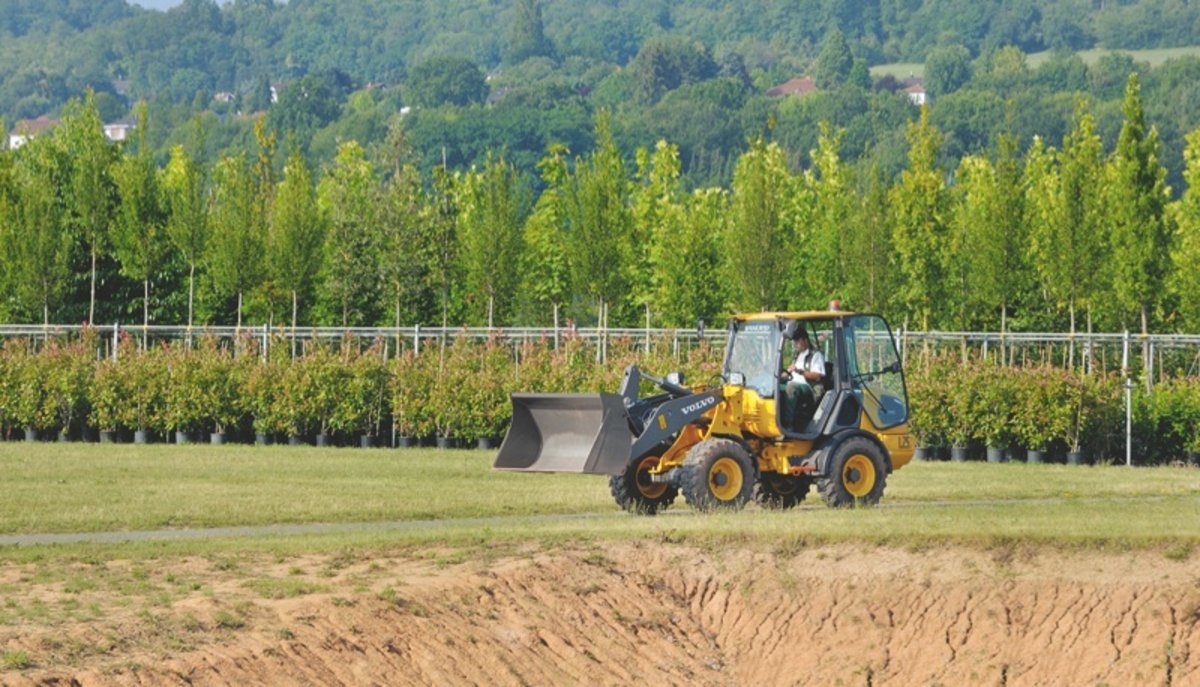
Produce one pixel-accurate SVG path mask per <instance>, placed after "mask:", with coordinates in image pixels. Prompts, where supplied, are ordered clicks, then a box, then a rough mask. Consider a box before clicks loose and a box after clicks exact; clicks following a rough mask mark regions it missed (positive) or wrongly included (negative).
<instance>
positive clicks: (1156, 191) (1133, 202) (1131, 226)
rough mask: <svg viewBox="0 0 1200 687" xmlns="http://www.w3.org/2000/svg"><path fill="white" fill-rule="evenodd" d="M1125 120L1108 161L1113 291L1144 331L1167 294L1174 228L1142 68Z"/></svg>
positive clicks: (1129, 92) (1132, 78) (1131, 85)
mask: <svg viewBox="0 0 1200 687" xmlns="http://www.w3.org/2000/svg"><path fill="white" fill-rule="evenodd" d="M1121 110H1122V112H1123V113H1124V115H1125V121H1124V123H1123V124H1122V125H1121V135H1120V136H1119V137H1118V139H1117V148H1116V150H1114V151H1113V154H1112V157H1111V158H1110V159H1109V163H1108V166H1107V178H1108V184H1107V186H1106V188H1107V191H1108V195H1107V199H1106V203H1105V206H1106V212H1105V217H1106V218H1107V222H1108V226H1109V229H1110V232H1111V233H1110V236H1111V237H1112V238H1111V241H1112V257H1113V259H1112V261H1111V265H1112V275H1113V291H1114V296H1115V297H1116V302H1117V305H1118V306H1119V307H1120V308H1121V316H1122V319H1124V318H1125V317H1128V316H1129V315H1130V314H1132V313H1136V314H1137V316H1138V317H1139V319H1140V320H1141V330H1142V334H1143V335H1146V334H1148V333H1149V329H1150V317H1151V316H1152V314H1153V312H1154V310H1155V309H1156V308H1157V307H1158V305H1159V303H1160V302H1161V300H1162V291H1163V289H1162V287H1163V283H1164V280H1165V279H1166V276H1167V271H1168V269H1169V267H1170V251H1171V248H1172V245H1173V243H1174V232H1173V230H1172V227H1171V224H1170V222H1169V221H1168V218H1167V217H1166V216H1165V208H1166V203H1167V200H1168V198H1169V194H1170V190H1169V189H1168V188H1167V185H1166V182H1165V179H1166V170H1165V169H1163V167H1162V165H1160V164H1159V162H1158V160H1159V142H1158V131H1157V129H1155V128H1154V127H1150V129H1149V131H1147V129H1146V117H1145V113H1144V111H1143V109H1142V98H1141V88H1140V86H1139V84H1138V79H1137V74H1130V75H1129V81H1128V82H1127V83H1126V86H1125V100H1124V102H1123V104H1122V106H1121Z"/></svg>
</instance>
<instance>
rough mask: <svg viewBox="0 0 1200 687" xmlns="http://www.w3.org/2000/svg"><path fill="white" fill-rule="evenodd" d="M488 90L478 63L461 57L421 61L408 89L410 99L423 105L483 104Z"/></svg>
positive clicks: (409, 78) (409, 82) (414, 71)
mask: <svg viewBox="0 0 1200 687" xmlns="http://www.w3.org/2000/svg"><path fill="white" fill-rule="evenodd" d="M487 92H488V87H487V81H485V80H484V77H483V72H482V71H480V69H479V66H478V65H476V64H475V63H474V62H472V61H471V60H469V59H467V58H465V57H461V56H454V57H435V58H433V59H431V60H428V61H426V62H422V63H421V64H418V65H417V66H416V67H413V70H412V72H411V73H410V74H409V76H408V86H407V88H406V89H405V93H406V95H407V99H408V101H409V102H411V103H412V104H414V105H418V106H421V107H437V106H439V105H446V104H450V105H457V106H459V107H463V106H465V105H470V104H472V103H481V102H483V100H484V98H486V97H487Z"/></svg>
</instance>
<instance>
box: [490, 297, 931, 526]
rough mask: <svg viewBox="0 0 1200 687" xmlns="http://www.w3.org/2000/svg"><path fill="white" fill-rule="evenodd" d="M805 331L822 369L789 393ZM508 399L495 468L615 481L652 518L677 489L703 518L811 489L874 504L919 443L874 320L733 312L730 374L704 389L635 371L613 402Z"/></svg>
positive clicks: (788, 502)
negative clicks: (508, 415)
mask: <svg viewBox="0 0 1200 687" xmlns="http://www.w3.org/2000/svg"><path fill="white" fill-rule="evenodd" d="M800 332H803V333H804V334H806V335H807V337H804V338H807V339H808V341H809V342H811V343H810V346H811V347H812V348H814V349H815V350H818V351H820V352H821V354H822V356H823V358H824V360H825V371H824V376H823V379H821V383H820V384H811V385H808V386H807V387H806V386H805V385H804V384H800V385H799V392H797V393H789V388H788V382H789V381H792V380H793V379H794V377H793V376H792V375H791V373H790V372H788V369H789V365H790V364H791V363H792V362H793V361H795V360H796V355H797V349H796V348H795V346H796V345H797V344H795V343H794V341H795V340H796V339H798V338H801V337H800V336H799V334H800ZM818 364H819V363H818ZM651 384H652V385H653V391H652V392H651V393H648V394H646V395H642V387H643V385H646V386H649V385H651ZM511 399H512V406H513V418H512V426H511V427H510V428H509V431H508V434H507V435H506V436H505V438H504V442H503V443H502V444H501V446H500V452H499V453H498V455H497V457H496V461H495V464H494V467H495V468H496V469H500V470H522V471H534V472H576V473H589V474H599V475H608V476H609V486H610V490H611V492H612V496H613V498H614V499H615V500H616V502H617V504H619V505H620V506H621V507H622V508H624V509H625V510H628V511H630V512H633V513H638V514H644V515H653V514H655V513H657V512H658V511H660V510H661V509H663V508H666V507H667V506H669V505H671V503H673V502H674V501H675V499H676V498H677V496H678V495H679V494H680V493H681V492H682V494H683V496H684V498H685V499H686V501H687V502H688V504H690V505H691V506H692V507H693V508H695V509H698V510H703V511H708V510H720V509H739V508H742V507H743V506H744V505H746V504H747V503H748V502H750V501H751V500H753V501H756V502H757V503H759V504H760V505H762V506H763V507H767V508H778V509H786V508H791V507H794V506H796V505H797V504H799V503H800V502H801V501H803V500H804V498H805V496H806V495H807V494H808V492H809V490H810V488H811V487H812V486H813V485H814V484H815V485H816V486H817V489H818V491H819V493H820V495H821V497H822V498H823V499H824V501H825V503H826V504H827V505H829V506H832V507H847V506H857V505H872V504H875V503H877V502H878V501H879V499H880V498H881V497H882V496H883V491H884V487H885V486H886V483H887V476H888V475H889V474H891V472H892V471H893V470H896V469H899V468H900V467H902V466H904V465H905V464H907V463H908V462H909V460H910V459H911V458H912V454H913V448H914V446H915V442H914V441H913V439H912V437H911V435H910V434H909V427H908V399H907V394H906V391H905V387H904V373H903V370H902V368H901V363H900V357H899V355H898V354H897V352H896V347H895V342H894V339H893V337H892V334H891V331H890V329H889V328H888V325H887V322H886V321H885V320H884V319H883V318H882V317H881V316H879V315H872V314H859V313H852V312H843V311H821V312H764V313H754V314H747V315H737V316H734V317H733V318H732V319H731V321H730V323H729V332H728V341H727V343H726V347H725V361H724V365H723V366H722V372H721V374H720V379H716V378H714V379H713V380H712V382H711V383H710V384H708V385H700V386H687V385H685V382H684V380H683V379H682V378H681V377H680V375H679V374H678V373H670V374H668V375H666V376H665V377H663V378H656V377H653V376H651V375H648V374H646V373H643V372H642V371H640V370H639V369H638V368H637V366H636V365H631V366H629V368H628V369H626V371H625V376H624V379H623V381H622V383H621V387H620V390H619V392H618V393H615V394H614V393H599V394H534V393H514V394H512V395H511Z"/></svg>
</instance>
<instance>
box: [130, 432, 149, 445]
mask: <svg viewBox="0 0 1200 687" xmlns="http://www.w3.org/2000/svg"><path fill="white" fill-rule="evenodd" d="M133 443H135V444H148V443H150V432H148V431H146V430H144V429H139V430H137V431H136V432H134V433H133Z"/></svg>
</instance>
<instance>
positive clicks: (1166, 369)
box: [0, 323, 1200, 385]
mask: <svg viewBox="0 0 1200 687" xmlns="http://www.w3.org/2000/svg"><path fill="white" fill-rule="evenodd" d="M85 328H86V325H64V324H52V325H34V324H0V340H3V339H10V338H22V339H27V340H30V341H33V342H34V343H35V345H37V344H38V343H39V342H43V341H46V340H49V339H51V338H63V337H66V338H70V337H75V336H79V335H80V334H81V333H82V332H83V330H84V329H85ZM93 329H95V331H96V333H97V334H98V337H97V356H98V357H108V356H113V355H115V354H116V352H117V350H118V348H119V342H120V341H121V340H122V339H124V338H126V337H128V338H129V339H132V340H134V341H137V342H139V343H140V344H141V345H145V346H149V345H158V344H160V343H163V342H171V341H195V340H197V339H199V338H200V337H215V338H216V339H218V340H221V341H228V342H232V341H234V340H236V339H238V338H243V339H254V340H256V341H257V342H258V343H259V344H260V346H259V349H258V350H260V351H261V352H263V353H264V354H265V352H266V351H268V350H269V349H270V347H271V346H273V345H279V344H280V343H281V342H283V343H285V344H286V345H290V346H291V348H292V352H293V354H298V353H299V352H301V351H303V350H304V344H306V343H308V342H313V341H320V342H326V343H331V344H334V345H337V344H339V343H340V342H343V341H351V342H354V343H355V344H356V345H367V344H370V343H373V342H376V341H381V342H383V343H384V347H385V350H386V351H387V352H388V353H387V354H388V355H395V354H396V353H397V352H399V351H403V350H409V349H411V350H415V351H417V352H418V353H419V352H420V351H421V349H422V347H426V346H429V345H443V344H448V343H450V342H453V341H454V340H455V339H457V338H458V337H466V338H468V339H474V340H482V339H488V338H496V339H499V340H501V341H504V342H508V343H512V344H519V343H523V342H539V341H540V342H544V343H545V344H546V345H549V346H552V347H555V348H557V347H558V346H560V345H562V343H563V342H564V341H566V340H568V339H578V340H580V341H582V343H583V344H585V345H587V346H590V347H592V348H593V349H594V350H595V351H596V355H597V360H598V361H601V362H603V361H604V360H606V357H607V351H608V349H609V347H610V345H611V344H612V343H613V342H617V341H621V342H625V343H627V344H628V343H632V344H633V345H639V346H645V347H646V349H647V350H648V349H649V348H650V347H651V346H661V345H664V344H665V345H669V346H671V349H672V352H673V353H674V354H676V355H678V354H680V353H681V352H685V351H687V350H690V349H692V348H694V347H696V346H698V345H700V344H701V343H702V342H703V343H704V344H706V345H708V346H710V347H712V348H714V349H715V350H721V349H722V348H723V347H724V345H725V339H726V331H725V328H724V327H711V328H710V327H705V326H703V323H701V326H699V327H697V328H694V329H662V328H644V327H643V328H597V327H576V326H567V327H549V326H548V327H424V326H420V325H416V326H411V327H301V328H297V329H295V330H292V329H291V328H290V327H280V326H276V327H270V326H267V325H261V326H246V327H240V328H239V327H224V326H222V327H190V328H189V327H186V326H175V325H150V326H148V327H143V326H141V325H126V324H120V323H113V324H107V325H100V326H96V327H94V328H93ZM893 337H894V339H895V343H896V346H897V348H898V349H899V351H900V354H901V357H902V358H903V359H904V360H905V362H906V363H908V364H914V363H918V362H919V361H920V360H921V359H922V358H923V357H926V356H930V355H955V354H957V355H961V356H962V357H963V358H964V360H965V359H967V358H968V357H970V356H976V357H979V358H982V359H985V360H994V361H996V362H998V363H1004V364H1008V365H1020V366H1026V365H1036V364H1042V365H1056V366H1061V367H1065V368H1079V369H1082V370H1084V371H1088V372H1100V373H1107V372H1120V371H1125V372H1128V373H1129V374H1132V375H1134V376H1136V377H1138V378H1139V379H1142V380H1144V381H1145V382H1146V383H1147V384H1148V385H1150V384H1153V383H1155V382H1156V381H1162V380H1164V379H1166V378H1168V377H1175V376H1197V375H1200V335H1194V334H1149V335H1145V336H1143V335H1141V334H1138V333H1130V332H1120V333H1111V332H1106V333H1087V332H1076V333H1073V334H1072V333H1068V332H950V331H928V332H921V331H904V330H903V329H899V330H896V331H894V332H893Z"/></svg>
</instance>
